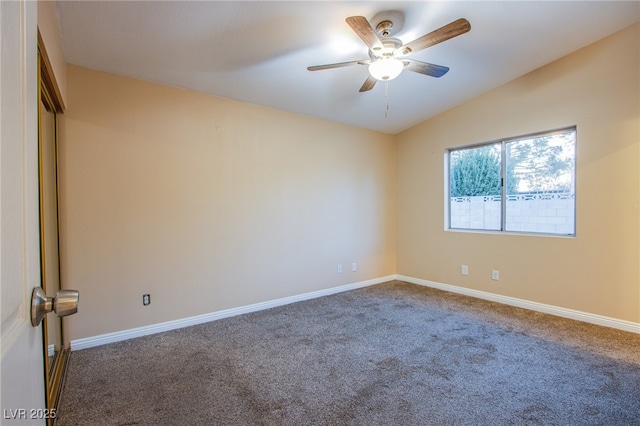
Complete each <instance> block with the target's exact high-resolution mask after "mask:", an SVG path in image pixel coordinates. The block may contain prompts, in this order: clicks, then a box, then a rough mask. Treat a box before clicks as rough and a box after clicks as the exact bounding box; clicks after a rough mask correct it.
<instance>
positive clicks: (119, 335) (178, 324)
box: [71, 275, 396, 351]
mask: <svg viewBox="0 0 640 426" xmlns="http://www.w3.org/2000/svg"><path fill="white" fill-rule="evenodd" d="M394 279H396V276H395V275H389V276H386V277H380V278H374V279H371V280H367V281H360V282H356V283H352V284H346V285H342V286H339V287H332V288H328V289H325V290H318V291H313V292H311V293H304V294H299V295H295V296H289V297H284V298H282V299H276V300H270V301H267V302H261V303H254V304H252V305H247V306H240V307H238V308H231V309H225V310H222V311H217V312H211V313H209V314H203V315H197V316H193V317H189V318H183V319H179V320H175V321H167V322H163V323H160V324H153V325H148V326H144V327H137V328H131V329H128V330H123V331H116V332H114V333H107V334H101V335H99V336H93V337H85V338H82V339H75V340H71V350H72V351H77V350H80V349H87V348H92V347H94V346H101V345H106V344H108V343H114V342H120V341H122V340H127V339H132V338H134V337H142V336H148V335H150V334H156V333H161V332H163V331H169V330H176V329H178V328H183V327H189V326H191V325H197V324H203V323H206V322H210V321H215V320H219V319H222V318H228V317H233V316H236V315H241V314H247V313H250V312H256V311H261V310H264V309H269V308H275V307H277V306H283V305H288V304H290V303H294V302H300V301H303V300H309V299H315V298H317V297H322V296H329V295H331V294H336V293H342V292H344V291H349V290H355V289H357V288H362V287H368V286H371V285H375V284H380V283H383V282H387V281H392V280H394Z"/></svg>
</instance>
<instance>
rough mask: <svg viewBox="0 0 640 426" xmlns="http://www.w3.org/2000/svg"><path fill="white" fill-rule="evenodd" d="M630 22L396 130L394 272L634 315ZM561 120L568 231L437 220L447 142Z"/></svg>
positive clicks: (639, 283) (635, 124)
mask: <svg viewBox="0 0 640 426" xmlns="http://www.w3.org/2000/svg"><path fill="white" fill-rule="evenodd" d="M639 29H640V26H639V25H638V24H636V25H635V26H633V27H630V28H628V29H626V30H624V31H622V32H620V33H617V34H615V35H613V36H611V37H609V38H607V39H604V40H602V41H600V42H598V43H596V44H594V45H591V46H589V47H587V48H585V49H582V50H580V51H578V52H576V53H574V54H571V55H569V56H567V57H565V58H563V59H561V60H559V61H557V62H555V63H552V64H550V65H548V66H545V67H543V68H541V69H539V70H537V71H535V72H532V73H530V74H528V75H526V76H524V77H522V78H519V79H517V80H515V81H513V82H511V83H509V84H506V85H504V86H502V87H500V88H498V89H496V90H493V91H491V92H489V93H487V94H485V95H482V96H480V97H478V98H476V99H474V100H472V101H470V102H468V103H466V104H464V105H462V106H459V107H457V108H455V109H452V110H450V111H448V112H446V113H444V114H441V115H440V116H438V117H436V118H434V119H431V120H429V121H427V122H425V123H423V124H421V125H418V126H416V127H414V128H412V129H409V130H407V131H405V132H404V133H402V134H400V135H398V141H397V144H398V145H397V157H398V163H397V169H398V193H397V197H398V205H397V211H398V231H397V232H398V241H397V245H398V253H397V259H398V261H397V268H398V269H397V272H398V274H401V275H406V276H410V277H414V278H420V279H425V280H431V281H436V282H440V283H445V284H452V285H457V286H462V287H467V288H470V289H477V290H482V291H487V292H491V293H496V294H501V295H506V296H512V297H517V298H521V299H526V300H529V301H534V302H540V303H546V304H550V305H555V306H558V307H564V308H570V309H576V310H579V311H584V312H588V313H592V314H598V315H604V316H609V317H613V318H617V319H622V320H628V321H633V322H640V228H639V225H640V213H639V205H640V184H639V180H640V172H639V170H640V108H639V104H640V84H639V80H640V77H639V76H640V68H639V65H638V64H639V52H640V45H639V44H640V43H639V40H640V34H639ZM570 125H577V138H578V141H577V195H576V197H577V198H576V199H577V222H576V226H577V236H576V238H554V237H536V236H522V235H495V234H486V233H467V232H451V231H445V230H444V172H443V162H444V160H443V159H444V153H445V150H446V149H447V148H450V147H455V146H460V145H466V144H472V143H476V142H482V141H491V140H495V139H498V138H501V137H510V136H517V135H522V134H527V133H531V132H538V131H543V130H551V129H556V128H560V127H564V126H570ZM461 264H467V265H469V276H467V277H464V276H462V275H460V265H461ZM492 269H498V270H499V271H500V281H497V282H496V281H492V280H491V270H492Z"/></svg>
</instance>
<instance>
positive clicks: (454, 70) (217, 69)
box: [58, 1, 640, 134]
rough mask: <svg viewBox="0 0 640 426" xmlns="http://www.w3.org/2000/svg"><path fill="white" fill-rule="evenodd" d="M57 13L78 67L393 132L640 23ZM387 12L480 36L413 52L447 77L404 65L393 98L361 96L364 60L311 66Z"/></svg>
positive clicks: (409, 9) (433, 10)
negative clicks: (459, 26)
mask: <svg viewBox="0 0 640 426" xmlns="http://www.w3.org/2000/svg"><path fill="white" fill-rule="evenodd" d="M58 12H59V15H60V24H61V30H62V36H63V42H64V51H65V57H66V60H67V62H69V63H71V64H75V65H80V66H83V67H88V68H91V69H96V70H101V71H107V72H111V73H115V74H119V75H123V76H129V77H133V78H138V79H143V80H148V81H154V82H158V83H164V84H168V85H171V86H177V87H183V88H187V89H192V90H195V91H198V92H203V93H209V94H212V95H216V96H221V97H225V98H230V99H235V100H239V101H244V102H249V103H253V104H258V105H264V106H267V107H273V108H277V109H281V110H286V111H292V112H296V113H299V114H304V115H308V116H313V117H320V118H324V119H328V120H332V121H337V122H341V123H346V124H349V125H353V126H358V127H363V128H368V129H372V130H376V131H380V132H384V133H392V134H394V133H398V132H400V131H402V130H404V129H407V128H408V127H411V126H413V125H415V124H417V123H419V122H421V121H424V120H426V119H428V118H430V117H433V116H435V115H437V114H439V113H441V112H443V111H445V110H447V109H450V108H452V107H454V106H456V105H458V104H461V103H463V102H465V101H467V100H469V99H471V98H474V97H476V96H478V95H480V94H481V93H484V92H486V91H488V90H491V89H493V88H495V87H498V86H500V85H502V84H504V83H506V82H508V81H510V80H512V79H514V78H517V77H519V76H521V75H523V74H526V73H528V72H530V71H532V70H534V69H536V68H539V67H541V66H543V65H545V64H547V63H549V62H551V61H554V60H556V59H558V58H560V57H562V56H565V55H566V54H568V53H570V52H573V51H575V50H577V49H579V48H581V47H584V46H586V45H588V44H591V43H593V42H595V41H597V40H599V39H601V38H603V37H606V36H607V35H609V34H612V33H614V32H616V31H618V30H621V29H623V28H625V27H627V26H629V25H631V24H633V23H634V22H638V20H640V2H638V1H623V2H615V1H587V2H582V1H562V2H560V1H546V2H541V1H531V2H530V1H510V2H506V1H502V2H493V1H491V2H488V1H466V2H463V1H421V2H416V1H411V2H399V1H387V2H381V1H356V2H331V1H283V2H275V1H226V2H223V1H200V2H196V1H167V2H157V1H140V2H138V1H126V2H120V1H118V2H114V1H108V2H101V1H58ZM387 12H393V13H391V14H390V16H392V17H393V18H394V19H393V20H394V23H395V28H394V31H395V34H393V36H394V37H397V38H400V39H401V40H402V41H403V42H404V43H407V42H409V41H411V40H413V39H415V38H418V37H419V36H421V35H423V34H426V33H428V32H431V31H433V30H435V29H437V28H439V27H441V26H443V25H445V24H448V23H449V22H451V21H454V20H455V19H457V18H466V19H467V20H468V21H469V22H470V23H471V31H470V32H468V33H466V34H463V35H461V36H458V37H456V38H454V39H451V40H448V41H445V42H443V43H441V44H438V45H436V46H433V47H430V48H428V49H426V50H423V51H421V52H417V53H415V54H413V55H411V58H413V59H417V60H421V61H425V62H431V63H435V64H439V65H446V66H448V67H450V68H451V70H450V71H449V73H448V74H446V75H445V76H443V77H441V78H439V79H438V78H433V77H427V76H424V75H421V74H416V73H413V72H409V71H406V70H405V71H404V72H403V73H402V74H401V75H400V76H399V77H398V78H396V79H395V80H392V81H390V82H388V91H387V95H388V98H387V99H385V84H384V83H380V82H379V83H378V84H377V85H376V86H375V87H374V88H373V90H371V91H369V92H366V93H359V92H358V90H359V88H360V86H361V85H362V83H363V82H364V81H365V79H366V78H367V75H368V71H367V67H366V66H361V65H357V66H352V67H347V68H337V69H330V70H322V71H315V72H310V71H307V66H310V65H320V64H326V63H335V62H343V61H350V60H357V59H367V58H368V56H367V51H368V50H367V47H366V46H365V45H364V44H363V42H362V41H361V40H360V39H359V38H358V37H357V36H356V34H355V33H354V32H353V31H352V30H351V28H349V26H348V25H347V24H346V23H345V18H346V17H348V16H354V15H361V16H365V17H366V18H367V19H369V21H370V22H371V23H372V24H373V26H375V25H376V24H377V23H378V22H379V21H381V20H383V19H382V18H384V17H385V16H389V14H388V13H387ZM402 21H404V22H402ZM611 78H615V66H612V73H611ZM387 101H388V106H389V110H388V114H387V117H385V109H386V106H387Z"/></svg>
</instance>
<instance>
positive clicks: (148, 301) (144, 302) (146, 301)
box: [142, 294, 151, 306]
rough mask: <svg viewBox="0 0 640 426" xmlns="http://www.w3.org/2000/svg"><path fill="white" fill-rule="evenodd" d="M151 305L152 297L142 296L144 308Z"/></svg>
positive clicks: (148, 295)
mask: <svg viewBox="0 0 640 426" xmlns="http://www.w3.org/2000/svg"><path fill="white" fill-rule="evenodd" d="M149 303H151V295H150V294H143V295H142V304H143V305H144V306H147V305H148V304H149Z"/></svg>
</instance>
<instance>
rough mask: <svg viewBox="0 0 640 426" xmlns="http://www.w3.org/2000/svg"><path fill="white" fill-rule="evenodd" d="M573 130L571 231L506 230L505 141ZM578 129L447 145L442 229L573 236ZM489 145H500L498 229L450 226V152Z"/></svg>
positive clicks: (564, 129) (575, 224) (574, 127)
mask: <svg viewBox="0 0 640 426" xmlns="http://www.w3.org/2000/svg"><path fill="white" fill-rule="evenodd" d="M567 132H573V133H574V155H573V160H574V162H573V170H572V174H573V175H572V179H573V194H572V199H573V232H571V233H556V232H538V231H513V230H509V231H507V230H506V223H507V211H506V210H507V195H506V186H505V185H504V183H505V181H506V176H507V161H506V155H507V150H506V146H507V144H509V143H511V142H517V141H520V140H525V139H533V138H536V137H542V136H552V135H554V134H561V133H567ZM577 141H578V131H577V126H568V127H563V128H560V129H555V130H550V131H542V132H536V133H530V134H525V135H520V136H514V137H509V138H501V139H497V140H493V141H488V142H481V143H475V144H469V145H462V146H458V147H454V148H448V149H446V151H445V155H444V171H445V173H444V175H445V180H444V184H445V188H444V189H445V190H444V198H445V200H444V201H445V202H444V206H445V208H444V217H445V231H453V232H469V233H487V234H516V235H533V236H552V237H569V238H573V237H575V236H576V229H577V214H576V206H577V203H576V193H577V190H576V185H577V182H576V170H577V145H578V142H577ZM489 145H500V168H501V175H500V176H501V182H500V196H499V197H500V229H485V228H462V227H461V228H457V227H456V228H454V227H452V226H451V210H452V209H451V202H452V201H451V200H452V197H451V180H450V179H451V161H450V155H451V153H452V152H455V151H462V150H466V149H474V148H481V147H483V146H489Z"/></svg>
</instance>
